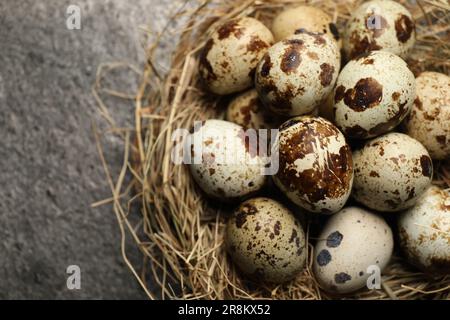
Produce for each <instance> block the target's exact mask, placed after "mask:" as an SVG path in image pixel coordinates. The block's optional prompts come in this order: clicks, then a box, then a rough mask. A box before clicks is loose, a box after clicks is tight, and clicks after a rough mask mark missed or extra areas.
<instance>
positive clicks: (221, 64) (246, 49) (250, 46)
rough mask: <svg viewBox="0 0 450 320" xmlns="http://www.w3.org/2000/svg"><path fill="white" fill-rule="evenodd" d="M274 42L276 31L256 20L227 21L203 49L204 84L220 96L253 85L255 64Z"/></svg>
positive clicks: (202, 70) (202, 71)
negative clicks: (271, 30) (273, 31)
mask: <svg viewBox="0 0 450 320" xmlns="http://www.w3.org/2000/svg"><path fill="white" fill-rule="evenodd" d="M272 43H273V36H272V33H271V32H270V30H269V29H268V28H267V27H266V26H264V24H262V23H261V22H259V21H258V20H256V19H253V18H249V17H244V18H236V19H232V20H230V21H228V22H226V23H225V24H223V25H221V26H220V27H219V28H218V29H217V30H215V31H214V32H213V34H212V35H211V37H210V38H209V39H208V40H207V42H206V44H205V47H204V48H203V51H202V52H201V55H200V62H199V68H200V69H199V70H200V75H201V77H202V79H203V80H204V83H205V84H206V86H207V87H208V89H209V90H210V91H211V92H213V93H215V94H219V95H225V94H230V93H234V92H239V91H242V90H245V89H247V88H250V87H251V86H252V84H253V75H254V72H255V67H256V65H257V64H258V62H259V60H260V59H261V58H262V56H263V55H264V53H266V51H267V49H268V48H269V47H270V46H271V45H272Z"/></svg>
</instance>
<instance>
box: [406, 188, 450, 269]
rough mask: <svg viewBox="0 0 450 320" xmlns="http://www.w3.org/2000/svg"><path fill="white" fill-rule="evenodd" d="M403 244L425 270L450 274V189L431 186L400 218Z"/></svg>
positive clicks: (411, 258) (409, 255)
mask: <svg viewBox="0 0 450 320" xmlns="http://www.w3.org/2000/svg"><path fill="white" fill-rule="evenodd" d="M398 228H399V234H400V245H401V247H402V249H403V251H404V253H405V255H406V257H407V258H408V260H409V261H410V262H411V263H412V264H414V265H416V266H418V267H419V268H421V269H422V270H423V271H424V272H426V273H430V274H437V275H450V189H447V190H443V189H440V188H439V187H437V186H431V187H430V188H428V190H427V191H426V192H425V194H423V195H422V197H420V199H419V200H418V201H417V203H416V205H415V206H414V207H412V208H411V209H409V210H407V211H405V212H404V213H402V214H401V216H400V218H399V221H398Z"/></svg>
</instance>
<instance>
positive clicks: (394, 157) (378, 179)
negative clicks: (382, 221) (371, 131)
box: [353, 133, 433, 212]
mask: <svg viewBox="0 0 450 320" xmlns="http://www.w3.org/2000/svg"><path fill="white" fill-rule="evenodd" d="M353 163H354V166H355V179H354V182H353V197H354V198H355V199H356V200H357V201H358V202H360V203H362V204H364V205H365V206H367V207H369V208H371V209H374V210H378V211H387V212H392V211H400V210H403V209H406V208H409V207H411V206H413V205H414V203H415V202H416V201H417V199H418V198H419V197H420V196H421V195H422V194H423V193H424V192H425V190H426V189H427V188H428V186H429V185H430V183H431V180H432V178H433V163H432V161H431V158H430V156H429V154H428V152H427V150H426V149H425V148H424V147H423V146H422V144H421V143H420V142H419V141H417V140H415V139H413V138H411V137H409V136H407V135H405V134H402V133H388V134H386V135H383V136H381V137H378V138H375V139H373V140H370V141H368V142H366V144H365V145H364V147H363V148H362V149H361V150H357V151H355V152H354V153H353Z"/></svg>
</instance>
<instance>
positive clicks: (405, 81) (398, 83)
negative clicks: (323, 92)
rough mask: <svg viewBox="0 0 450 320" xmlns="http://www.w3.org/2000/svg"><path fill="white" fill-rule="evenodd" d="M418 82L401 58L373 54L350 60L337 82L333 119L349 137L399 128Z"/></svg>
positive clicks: (364, 136) (392, 55) (410, 105)
mask: <svg viewBox="0 0 450 320" xmlns="http://www.w3.org/2000/svg"><path fill="white" fill-rule="evenodd" d="M414 97H415V79H414V75H413V73H412V72H411V71H410V70H409V69H408V67H407V65H406V63H405V62H404V61H403V60H402V59H401V58H399V57H398V56H396V55H394V54H392V53H389V52H383V51H374V52H371V53H369V54H368V55H366V56H361V57H360V58H359V59H356V60H352V61H350V62H349V63H348V64H347V65H346V66H345V67H344V68H343V69H342V71H341V73H340V74H339V77H338V79H337V82H336V89H335V95H334V99H335V105H334V113H335V114H334V116H335V122H336V125H337V126H338V127H339V128H340V129H341V130H342V131H343V132H344V134H345V135H346V136H348V137H352V138H370V137H375V136H378V135H380V134H383V133H386V132H388V131H390V130H392V129H393V128H394V127H395V126H397V125H398V124H399V123H400V122H401V121H402V120H403V119H404V118H405V117H406V115H407V114H408V112H409V111H410V110H411V107H412V104H413V102H414Z"/></svg>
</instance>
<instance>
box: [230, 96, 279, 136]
mask: <svg viewBox="0 0 450 320" xmlns="http://www.w3.org/2000/svg"><path fill="white" fill-rule="evenodd" d="M226 118H227V120H228V121H231V122H234V123H237V124H239V125H241V126H243V127H244V128H245V129H250V128H251V129H255V130H259V129H273V128H278V127H279V125H280V124H281V123H282V122H283V120H282V118H281V117H280V116H276V115H273V114H270V113H268V112H267V110H266V109H265V108H264V107H263V105H262V102H261V101H260V100H259V98H258V93H257V92H256V90H255V89H250V90H248V91H245V92H243V93H241V94H239V95H238V96H237V97H236V98H234V99H233V100H232V101H231V102H230V104H229V105H228V109H227V115H226Z"/></svg>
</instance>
